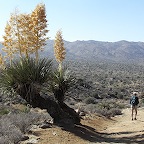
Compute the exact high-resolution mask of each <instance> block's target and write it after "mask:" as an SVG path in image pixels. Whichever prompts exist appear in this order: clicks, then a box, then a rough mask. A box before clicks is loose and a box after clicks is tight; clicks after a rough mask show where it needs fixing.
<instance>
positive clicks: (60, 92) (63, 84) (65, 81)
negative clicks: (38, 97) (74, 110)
mask: <svg viewBox="0 0 144 144" xmlns="http://www.w3.org/2000/svg"><path fill="white" fill-rule="evenodd" d="M74 83H75V78H74V77H73V76H72V75H71V74H70V72H69V71H68V69H63V70H62V71H59V70H58V69H57V70H55V72H53V74H52V77H51V82H50V84H49V86H50V87H49V88H50V90H51V91H52V92H53V93H54V96H55V98H56V99H57V100H58V101H59V102H63V101H64V97H65V93H66V92H67V91H68V89H69V88H70V87H71V86H72V85H73V84H74Z"/></svg>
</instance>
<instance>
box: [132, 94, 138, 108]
mask: <svg viewBox="0 0 144 144" xmlns="http://www.w3.org/2000/svg"><path fill="white" fill-rule="evenodd" d="M138 103H139V101H138V97H136V96H132V98H131V105H133V106H135V105H138Z"/></svg>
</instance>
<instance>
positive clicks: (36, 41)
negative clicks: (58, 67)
mask: <svg viewBox="0 0 144 144" xmlns="http://www.w3.org/2000/svg"><path fill="white" fill-rule="evenodd" d="M30 26H31V27H32V29H31V31H32V35H33V37H32V39H31V42H32V44H33V52H34V53H35V57H36V61H38V58H39V55H38V51H39V50H43V46H45V45H46V43H45V42H46V40H47V39H48V37H47V36H46V34H47V32H48V31H49V30H47V29H46V28H47V20H46V10H45V5H44V4H42V3H41V4H38V5H37V6H36V8H35V9H34V11H33V12H32V13H31V23H30Z"/></svg>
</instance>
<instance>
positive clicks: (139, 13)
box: [0, 0, 144, 42]
mask: <svg viewBox="0 0 144 144" xmlns="http://www.w3.org/2000/svg"><path fill="white" fill-rule="evenodd" d="M41 2H42V3H44V4H45V5H46V11H47V12H46V13H47V20H48V29H49V30H50V31H49V33H48V36H49V37H50V39H54V37H55V34H56V32H57V31H58V30H59V29H61V30H62V32H63V38H64V39H65V40H67V41H76V40H96V41H109V42H115V41H120V40H127V41H144V0H0V40H2V35H3V34H4V28H5V25H6V22H7V21H8V20H9V18H10V14H11V13H13V12H14V11H15V9H16V8H18V9H19V11H20V12H21V13H30V12H31V11H32V10H33V9H34V8H35V7H36V5H37V4H39V3H41Z"/></svg>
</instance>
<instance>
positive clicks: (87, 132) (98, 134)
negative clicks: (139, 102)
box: [34, 108, 144, 144]
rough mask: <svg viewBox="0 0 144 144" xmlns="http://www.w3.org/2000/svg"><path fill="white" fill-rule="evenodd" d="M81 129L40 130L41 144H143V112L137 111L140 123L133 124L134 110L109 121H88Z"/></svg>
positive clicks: (54, 128) (96, 117) (134, 122)
mask: <svg viewBox="0 0 144 144" xmlns="http://www.w3.org/2000/svg"><path fill="white" fill-rule="evenodd" d="M81 123H82V125H76V126H75V127H72V126H66V127H57V126H54V127H53V128H48V129H38V130H36V131H35V132H34V133H35V134H36V135H37V137H39V140H38V141H37V143H38V144H144V108H139V109H138V116H137V120H133V121H132V120H131V109H130V108H128V109H124V110H123V114H122V115H120V116H116V117H114V118H112V119H111V120H110V119H106V118H105V117H102V116H98V115H96V116H91V117H86V118H85V119H84V120H82V122H81Z"/></svg>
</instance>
